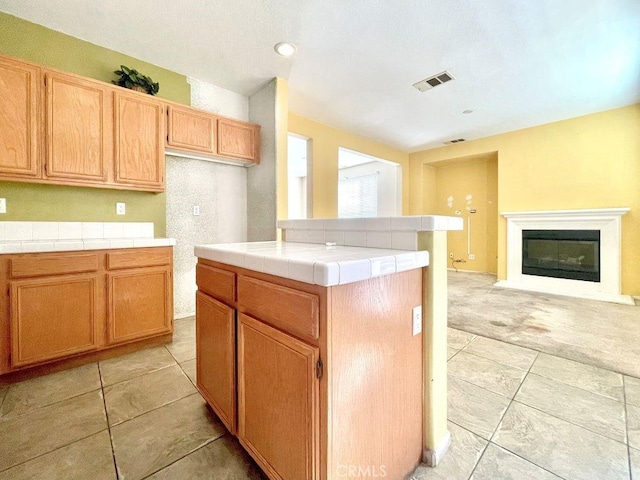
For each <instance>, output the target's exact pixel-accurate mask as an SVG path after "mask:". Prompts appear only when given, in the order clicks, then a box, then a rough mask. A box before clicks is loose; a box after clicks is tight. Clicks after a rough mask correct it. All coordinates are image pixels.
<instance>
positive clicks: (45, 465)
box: [0, 318, 640, 480]
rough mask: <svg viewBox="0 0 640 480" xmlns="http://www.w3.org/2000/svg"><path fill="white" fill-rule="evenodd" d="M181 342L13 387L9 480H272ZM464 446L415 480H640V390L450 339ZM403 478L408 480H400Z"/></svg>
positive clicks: (4, 436) (622, 380)
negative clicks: (211, 401)
mask: <svg viewBox="0 0 640 480" xmlns="http://www.w3.org/2000/svg"><path fill="white" fill-rule="evenodd" d="M194 343H195V342H194V320H193V318H189V319H184V320H179V321H176V331H175V338H174V342H173V343H172V344H170V345H167V346H164V347H156V348H152V349H148V350H144V351H141V352H137V353H134V354H131V355H127V356H123V357H119V358H115V359H111V360H107V361H104V362H99V363H92V364H89V365H85V366H82V367H79V368H76V369H73V370H68V371H65V372H60V373H56V374H53V375H49V376H45V377H40V378H37V379H33V380H28V381H25V382H21V383H18V384H14V385H11V386H8V387H7V386H5V387H2V386H0V480H8V479H12V480H13V479H36V480H37V479H43V480H44V479H46V480H54V479H64V480H73V479H82V480H86V479H98V480H101V479H110V480H116V479H119V480H136V479H145V478H148V479H154V480H159V479H164V480H169V479H181V480H182V479H193V480H198V479H212V478H214V479H226V480H245V479H264V478H265V477H264V476H263V475H262V474H261V473H260V472H259V470H258V469H257V467H256V466H255V464H254V462H253V461H252V460H251V459H250V458H249V457H248V456H247V455H246V454H245V453H244V452H243V450H242V448H241V447H239V445H238V443H237V441H236V440H235V439H234V438H233V437H231V436H230V435H228V434H227V433H226V431H225V430H224V428H223V427H222V425H221V424H220V422H219V421H218V420H217V419H216V418H215V416H214V415H213V414H212V413H211V412H210V410H209V409H208V408H207V407H206V406H205V403H204V401H203V400H202V398H201V397H200V395H199V394H198V393H197V391H196V389H195V387H194V385H193V382H194V379H195V360H194V358H195V346H194ZM449 358H450V360H449V421H450V422H449V428H450V431H451V434H452V437H453V443H452V445H451V448H450V450H449V452H448V454H447V456H446V457H445V459H444V460H443V461H442V463H441V464H440V465H439V466H438V467H437V468H435V469H431V468H428V467H419V468H418V469H417V470H416V472H415V473H414V474H413V475H412V476H411V478H412V479H414V480H426V479H446V480H457V479H460V480H468V479H473V480H505V479H513V480H529V479H532V480H536V479H541V480H547V479H566V480H574V479H575V480H578V479H579V480H591V479H593V480H596V479H598V480H600V479H606V480H617V479H621V480H622V479H624V480H630V479H631V480H640V379H637V378H633V377H629V376H624V375H621V374H618V373H614V372H612V371H608V370H604V369H601V368H596V367H593V366H589V365H585V364H581V363H577V362H573V361H570V360H565V359H562V358H559V357H556V356H552V355H548V354H544V353H539V352H537V351H534V350H529V349H526V348H522V347H517V346H514V345H510V344H508V343H504V342H500V341H497V340H492V339H488V338H484V337H480V336H476V335H473V334H469V333H465V332H463V331H460V330H454V329H449ZM393 480H395V479H393Z"/></svg>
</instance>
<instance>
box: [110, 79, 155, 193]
mask: <svg viewBox="0 0 640 480" xmlns="http://www.w3.org/2000/svg"><path fill="white" fill-rule="evenodd" d="M115 181H116V183H120V184H126V185H131V186H134V187H136V189H139V190H151V191H157V192H160V191H163V190H164V106H163V104H162V102H161V101H159V100H156V99H153V98H145V97H144V96H143V95H136V94H134V93H128V92H124V91H122V92H120V91H116V94H115Z"/></svg>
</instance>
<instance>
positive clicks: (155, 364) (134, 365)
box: [100, 347, 176, 386]
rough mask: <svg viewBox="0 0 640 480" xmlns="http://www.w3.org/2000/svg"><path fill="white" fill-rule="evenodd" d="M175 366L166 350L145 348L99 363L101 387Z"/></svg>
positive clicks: (162, 348)
mask: <svg viewBox="0 0 640 480" xmlns="http://www.w3.org/2000/svg"><path fill="white" fill-rule="evenodd" d="M175 364H176V361H175V360H174V359H173V357H172V356H171V354H170V353H169V352H168V351H167V349H166V348H164V347H154V348H147V349H146V350H140V351H139V352H135V353H130V354H129V355H123V356H121V357H116V358H110V359H109V360H105V361H103V362H100V375H102V383H103V385H105V386H106V385H113V384H114V383H118V382H122V381H124V380H129V379H130V378H134V377H137V376H139V375H143V374H145V373H149V372H153V371H155V370H160V369H161V368H165V367H168V366H170V365H175Z"/></svg>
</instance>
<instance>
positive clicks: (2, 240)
mask: <svg viewBox="0 0 640 480" xmlns="http://www.w3.org/2000/svg"><path fill="white" fill-rule="evenodd" d="M153 235H154V228H153V223H151V222H0V254H10V253H40V252H63V251H74V250H106V249H115V248H141V247H169V246H174V245H175V244H176V242H175V239H173V238H154V236H153Z"/></svg>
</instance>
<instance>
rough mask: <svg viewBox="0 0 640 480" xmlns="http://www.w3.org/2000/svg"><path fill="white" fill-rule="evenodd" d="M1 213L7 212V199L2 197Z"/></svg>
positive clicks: (0, 201)
mask: <svg viewBox="0 0 640 480" xmlns="http://www.w3.org/2000/svg"><path fill="white" fill-rule="evenodd" d="M0 213H7V199H6V198H0Z"/></svg>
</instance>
